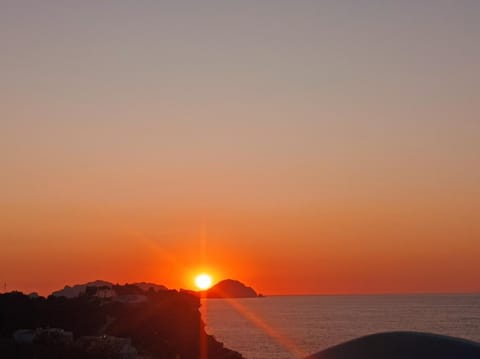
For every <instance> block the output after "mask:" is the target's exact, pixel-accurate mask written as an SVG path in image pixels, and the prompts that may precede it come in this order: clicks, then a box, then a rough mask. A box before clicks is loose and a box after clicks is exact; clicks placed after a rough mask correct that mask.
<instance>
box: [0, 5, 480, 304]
mask: <svg viewBox="0 0 480 359" xmlns="http://www.w3.org/2000/svg"><path fill="white" fill-rule="evenodd" d="M479 38H480V2H479V1H477V0H455V1H443V0H429V1H427V0H425V1H413V0H412V1H410V0H405V1H388V0H387V1H385V0H363V1H359V0H350V1H338V0H330V1H320V0H319V1H279V0H275V1H274V0H270V1H248V0H242V1H235V2H234V1H221V0H216V1H168V2H167V1H160V0H135V1H133V0H131V1H126V0H102V1H98V0H95V1H93V0H82V1H74V0H61V1H60V0H58V1H53V0H42V1H38V0H30V1H23V0H0V76H1V77H0V168H1V175H0V281H1V282H2V283H3V282H5V281H6V282H7V285H8V288H9V289H20V290H24V291H33V290H35V291H39V292H40V293H43V294H45V293H48V292H49V291H51V290H52V289H57V288H60V287H63V286H64V285H65V284H73V283H78V282H85V281H88V280H94V279H106V280H111V281H114V282H126V281H130V282H132V281H140V280H148V281H154V282H158V283H161V284H165V285H167V286H169V287H172V288H180V287H192V275H193V274H194V273H196V272H198V271H200V270H207V271H210V272H211V273H213V274H214V277H215V279H217V280H218V279H222V278H225V277H233V278H236V279H239V280H242V281H244V282H246V283H247V284H249V285H252V286H254V287H255V288H256V289H257V290H259V291H260V292H263V293H266V294H285V293H392V292H471V291H477V292H478V291H480V281H479V273H480V261H479V258H480V120H479V118H480V116H479V114H480V45H479ZM2 287H3V285H2ZM2 289H3V288H2Z"/></svg>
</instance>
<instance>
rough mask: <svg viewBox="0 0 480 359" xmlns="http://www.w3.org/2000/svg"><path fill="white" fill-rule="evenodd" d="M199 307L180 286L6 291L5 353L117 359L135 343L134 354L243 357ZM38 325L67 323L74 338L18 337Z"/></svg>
mask: <svg viewBox="0 0 480 359" xmlns="http://www.w3.org/2000/svg"><path fill="white" fill-rule="evenodd" d="M130 289H131V288H130ZM123 299H125V300H123ZM199 308H200V300H199V298H198V297H196V296H193V295H190V294H188V293H183V292H177V291H174V290H171V291H158V292H155V291H147V292H144V293H143V294H139V293H138V291H137V290H134V292H132V293H123V295H122V296H120V297H116V298H101V297H98V296H95V295H92V296H89V295H81V296H79V297H77V298H65V297H55V296H50V297H48V298H43V297H39V298H29V297H28V296H26V295H24V294H22V293H7V294H2V295H0V358H21V359H23V358H38V359H42V358H49V359H52V358H107V359H117V358H123V357H122V356H121V353H119V351H118V350H117V349H118V348H124V347H125V348H127V347H128V343H131V345H132V347H133V348H134V349H135V351H133V350H130V352H131V353H133V352H136V353H138V356H132V355H131V354H130V357H138V358H152V359H153V358H162V359H163V358H165V359H170V358H171V359H176V358H182V359H198V358H199V357H200V352H201V350H202V351H206V352H207V355H208V358H209V359H241V358H242V356H241V355H240V354H239V353H237V352H234V351H232V350H229V349H227V348H224V346H223V344H222V343H220V342H218V341H217V340H215V338H213V337H212V336H210V335H207V334H206V332H205V328H204V323H203V322H202V320H201V316H200V311H199ZM36 328H61V329H62V330H64V331H66V332H71V333H73V340H71V341H58V340H54V341H38V340H37V339H35V338H34V339H30V338H31V336H28V335H27V334H28V332H25V333H26V334H25V333H24V332H20V333H21V334H22V335H20V336H19V335H17V337H16V340H14V333H15V332H17V331H18V330H19V329H33V330H35V329H36ZM48 331H49V330H47V332H48ZM43 332H45V330H44V331H43ZM17 334H18V332H17ZM24 334H25V335H24ZM19 337H20V338H23V339H21V340H22V342H19V341H18V338H19ZM29 340H30V343H28V341H29ZM99 348H100V349H101V350H99ZM102 348H103V349H102ZM117 352H118V353H117ZM130 357H129V358H130Z"/></svg>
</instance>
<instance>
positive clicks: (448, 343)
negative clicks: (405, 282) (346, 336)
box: [305, 332, 480, 359]
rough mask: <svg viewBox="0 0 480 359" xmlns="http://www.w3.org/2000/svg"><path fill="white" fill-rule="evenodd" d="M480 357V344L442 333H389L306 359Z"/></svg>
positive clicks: (442, 358)
mask: <svg viewBox="0 0 480 359" xmlns="http://www.w3.org/2000/svg"><path fill="white" fill-rule="evenodd" d="M406 358H408V359H428V358H435V359H479V358H480V344H479V343H475V342H471V341H468V340H463V339H458V338H452V337H448V336H443V335H436V334H429V333H417V332H389V333H379V334H373V335H368V336H365V337H361V338H358V339H354V340H351V341H348V342H346V343H343V344H339V345H336V346H334V347H331V348H328V349H326V350H323V351H321V352H319V353H317V354H314V355H312V356H309V357H308V358H305V359H406Z"/></svg>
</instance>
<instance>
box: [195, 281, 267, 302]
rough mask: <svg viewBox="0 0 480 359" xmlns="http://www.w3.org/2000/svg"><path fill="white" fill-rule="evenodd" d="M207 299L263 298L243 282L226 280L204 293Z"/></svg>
mask: <svg viewBox="0 0 480 359" xmlns="http://www.w3.org/2000/svg"><path fill="white" fill-rule="evenodd" d="M203 293H204V296H205V297H207V298H256V297H261V295H259V294H258V293H257V292H255V290H254V289H253V288H252V287H247V286H246V285H245V284H243V283H242V282H239V281H238V280H233V279H225V280H222V281H221V282H219V283H217V284H215V285H214V286H213V287H211V288H210V289H208V290H206V291H204V292H203Z"/></svg>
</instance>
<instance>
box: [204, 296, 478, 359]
mask: <svg viewBox="0 0 480 359" xmlns="http://www.w3.org/2000/svg"><path fill="white" fill-rule="evenodd" d="M202 307H203V309H202V310H203V313H202V315H203V316H204V319H205V321H206V324H207V332H208V333H209V334H212V335H214V336H215V337H216V338H217V339H218V340H220V341H222V342H223V343H224V344H225V346H226V347H228V348H231V349H234V350H237V351H239V352H241V353H242V354H243V355H244V356H245V357H246V358H247V359H290V358H295V353H297V354H298V353H299V352H300V353H303V354H311V353H314V352H317V351H319V350H321V349H324V348H326V347H329V346H331V345H334V344H338V343H341V342H343V341H346V340H349V339H353V338H355V337H358V336H361V335H366V334H371V333H375V332H381V331H391V330H414V331H427V332H433V333H438V334H446V335H451V336H456V337H462V338H466V339H470V340H474V341H478V342H480V295H398V296H397V295H383V296H272V297H266V298H253V299H236V300H225V299H207V300H205V301H204V302H203V304H202Z"/></svg>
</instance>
